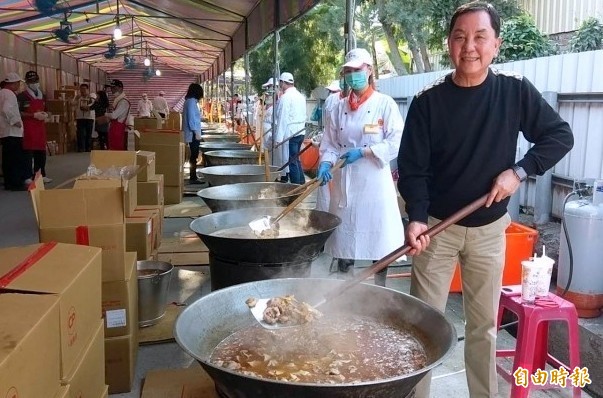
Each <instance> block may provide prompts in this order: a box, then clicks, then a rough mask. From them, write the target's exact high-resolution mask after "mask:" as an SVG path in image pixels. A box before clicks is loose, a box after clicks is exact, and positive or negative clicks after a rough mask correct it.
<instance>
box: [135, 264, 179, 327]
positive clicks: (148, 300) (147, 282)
mask: <svg viewBox="0 0 603 398" xmlns="http://www.w3.org/2000/svg"><path fill="white" fill-rule="evenodd" d="M173 269H174V266H173V265H172V264H170V263H167V262H165V261H138V262H137V263H136V270H137V275H138V326H140V327H145V326H151V325H154V324H156V323H157V322H159V320H160V319H161V318H163V316H164V315H165V308H166V304H167V298H168V292H169V289H170V280H171V278H172V270H173Z"/></svg>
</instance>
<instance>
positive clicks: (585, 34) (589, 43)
mask: <svg viewBox="0 0 603 398" xmlns="http://www.w3.org/2000/svg"><path fill="white" fill-rule="evenodd" d="M570 45H571V49H572V52H575V53H577V52H581V51H593V50H600V49H603V24H602V23H601V22H600V21H599V20H598V19H597V18H595V17H590V18H587V19H585V20H584V21H583V22H582V24H581V25H580V28H579V29H578V31H577V32H576V34H574V36H573V37H572V38H571V39H570Z"/></svg>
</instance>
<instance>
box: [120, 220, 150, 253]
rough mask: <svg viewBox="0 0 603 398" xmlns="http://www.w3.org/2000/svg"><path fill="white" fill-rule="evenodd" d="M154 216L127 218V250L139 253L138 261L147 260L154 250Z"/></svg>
mask: <svg viewBox="0 0 603 398" xmlns="http://www.w3.org/2000/svg"><path fill="white" fill-rule="evenodd" d="M154 233H155V230H154V229H153V216H152V215H151V214H141V215H140V216H138V217H127V218H126V250H128V251H131V252H136V253H137V258H138V260H146V259H147V258H148V257H149V256H150V255H151V251H152V250H153V236H154Z"/></svg>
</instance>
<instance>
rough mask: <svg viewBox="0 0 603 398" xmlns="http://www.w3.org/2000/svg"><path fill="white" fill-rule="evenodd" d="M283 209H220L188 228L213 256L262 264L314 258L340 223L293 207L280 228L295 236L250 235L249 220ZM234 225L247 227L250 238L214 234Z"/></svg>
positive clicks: (326, 216) (325, 216)
mask: <svg viewBox="0 0 603 398" xmlns="http://www.w3.org/2000/svg"><path fill="white" fill-rule="evenodd" d="M282 210H283V209H282V208H281V207H260V208H249V209H239V210H228V211H221V212H219V213H212V214H208V215H206V216H203V217H199V218H197V219H196V220H193V222H191V225H190V228H191V229H192V230H193V231H194V232H195V233H196V234H197V235H198V236H199V238H200V239H201V240H202V241H203V243H205V245H206V246H207V248H208V249H209V252H210V253H211V254H212V255H214V256H217V257H220V258H226V259H229V260H232V261H242V262H251V261H253V262H255V263H260V264H261V263H286V262H291V261H294V260H295V259H300V258H304V259H310V258H314V257H315V256H316V255H317V254H319V253H320V249H321V248H322V246H323V245H324V243H325V242H326V240H327V238H328V237H329V236H330V235H331V233H332V232H333V230H334V229H335V228H337V227H338V226H339V224H340V223H341V219H340V218H339V217H337V216H336V215H334V214H331V213H328V212H325V211H318V210H304V209H294V210H293V211H292V212H291V213H290V214H289V215H287V216H286V217H284V218H283V219H282V220H281V221H280V223H279V224H280V226H281V229H282V230H285V229H286V230H296V231H298V233H297V234H296V236H293V237H282V236H281V237H278V238H270V239H261V238H258V237H256V236H255V235H254V234H253V231H252V230H251V228H249V225H248V224H249V222H250V221H252V220H254V219H256V218H257V217H258V215H268V216H272V217H276V216H277V215H278V214H279V213H281V212H282ZM237 227H245V228H248V230H249V238H239V237H236V236H233V237H228V236H215V235H214V234H215V233H216V232H219V231H223V230H228V229H231V228H237Z"/></svg>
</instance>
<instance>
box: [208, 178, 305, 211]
mask: <svg viewBox="0 0 603 398" xmlns="http://www.w3.org/2000/svg"><path fill="white" fill-rule="evenodd" d="M298 186H299V185H297V184H289V183H282V182H247V183H242V184H226V185H220V186H217V187H209V188H205V189H202V190H200V191H199V192H197V196H199V197H200V198H201V199H203V201H204V202H205V204H207V206H208V207H209V208H210V209H211V211H212V212H213V213H216V212H219V211H225V210H235V209H242V208H248V207H279V206H287V205H288V204H290V203H291V202H293V201H294V200H295V198H297V197H298V196H299V195H300V193H297V194H294V195H288V194H287V193H288V192H290V191H291V190H293V189H295V188H296V187H298Z"/></svg>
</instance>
